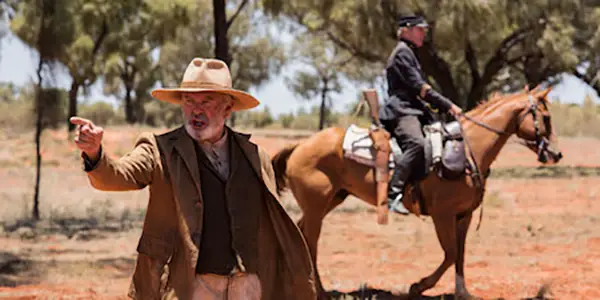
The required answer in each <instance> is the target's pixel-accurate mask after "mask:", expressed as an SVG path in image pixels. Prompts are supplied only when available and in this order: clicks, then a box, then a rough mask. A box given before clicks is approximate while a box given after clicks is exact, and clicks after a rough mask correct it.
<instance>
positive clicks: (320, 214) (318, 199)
mask: <svg viewBox="0 0 600 300" xmlns="http://www.w3.org/2000/svg"><path fill="white" fill-rule="evenodd" d="M298 180H302V181H305V182H295V181H293V180H290V187H291V188H292V190H293V192H294V197H295V198H296V201H297V202H298V205H299V206H300V208H301V209H302V218H301V219H300V220H299V221H298V227H299V228H300V230H301V231H302V234H303V235H304V238H305V240H306V243H307V245H308V249H309V251H310V255H311V258H312V261H313V265H314V268H315V281H316V286H317V291H318V293H319V298H320V299H321V298H326V295H325V292H324V289H323V285H322V283H321V278H320V276H319V272H318V268H317V245H318V242H319V236H320V235H321V228H322V226H323V218H325V215H327V213H328V212H330V211H331V210H332V209H333V208H335V206H337V205H339V204H340V203H341V202H342V201H343V200H344V198H345V197H346V195H347V193H341V192H339V193H336V191H335V190H334V187H333V184H332V183H331V182H330V180H329V178H328V177H327V176H326V175H325V174H324V173H321V172H313V173H312V174H310V175H305V176H303V177H302V178H298ZM307 180H310V183H313V184H310V183H309V182H306V181H307ZM317 182H318V184H315V183H317ZM296 183H297V184H296Z"/></svg>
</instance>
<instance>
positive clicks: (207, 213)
mask: <svg viewBox="0 0 600 300" xmlns="http://www.w3.org/2000/svg"><path fill="white" fill-rule="evenodd" d="M228 139H229V161H230V165H229V179H228V180H227V181H223V180H222V179H221V178H220V177H219V175H218V172H217V171H216V170H215V169H214V167H213V166H212V164H211V163H210V161H209V160H208V158H207V157H206V155H205V154H204V152H203V150H202V148H200V147H199V146H196V153H197V156H198V163H199V164H200V165H199V167H200V168H199V169H200V181H201V189H202V199H203V205H204V209H203V211H204V214H203V216H202V240H201V242H200V248H199V253H198V263H197V265H196V272H197V273H213V274H221V275H227V274H229V273H230V272H231V270H232V269H233V267H234V266H236V265H237V259H236V256H235V255H236V253H237V254H238V255H239V256H240V258H241V260H242V264H243V266H244V267H245V271H246V272H251V273H256V272H257V270H258V244H257V239H258V231H259V226H260V223H259V222H260V219H261V214H262V213H263V207H264V205H263V203H262V199H263V194H262V193H263V192H264V187H263V184H262V182H260V181H259V179H258V176H257V174H256V172H255V171H254V170H253V169H252V166H251V165H250V162H249V161H248V159H247V158H246V156H245V155H244V153H243V152H242V149H241V148H240V146H239V145H238V143H237V142H236V139H235V138H233V136H232V134H231V132H230V134H229V137H228ZM194 144H196V143H194Z"/></svg>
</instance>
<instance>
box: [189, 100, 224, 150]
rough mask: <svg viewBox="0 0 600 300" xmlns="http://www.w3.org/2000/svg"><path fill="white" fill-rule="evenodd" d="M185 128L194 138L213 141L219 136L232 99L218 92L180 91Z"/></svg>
mask: <svg viewBox="0 0 600 300" xmlns="http://www.w3.org/2000/svg"><path fill="white" fill-rule="evenodd" d="M181 97H182V100H183V103H182V104H181V109H182V111H183V119H184V122H185V130H186V131H187V133H188V134H189V135H190V136H191V137H192V138H193V139H195V140H197V141H200V142H211V143H214V142H216V141H218V140H219V138H221V136H222V134H223V129H224V128H225V119H227V118H228V117H229V115H230V114H231V106H232V104H233V103H232V101H231V97H230V96H228V95H223V94H219V93H182V95H181Z"/></svg>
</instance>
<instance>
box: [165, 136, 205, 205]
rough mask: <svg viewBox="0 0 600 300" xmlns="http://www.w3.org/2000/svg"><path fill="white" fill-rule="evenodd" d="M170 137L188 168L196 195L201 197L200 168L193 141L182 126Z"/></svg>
mask: <svg viewBox="0 0 600 300" xmlns="http://www.w3.org/2000/svg"><path fill="white" fill-rule="evenodd" d="M172 139H173V146H174V148H175V150H176V151H177V152H178V153H179V156H180V157H181V159H182V160H183V161H184V163H185V165H186V167H187V168H188V170H189V172H190V174H191V176H192V179H193V181H194V184H195V186H196V189H197V192H198V195H199V196H200V197H201V196H202V193H201V190H200V169H198V157H197V156H196V150H194V141H193V140H192V138H191V137H189V136H188V135H187V133H186V132H185V128H184V127H183V126H182V127H180V128H179V129H178V131H177V134H175V135H174V136H173V138H172Z"/></svg>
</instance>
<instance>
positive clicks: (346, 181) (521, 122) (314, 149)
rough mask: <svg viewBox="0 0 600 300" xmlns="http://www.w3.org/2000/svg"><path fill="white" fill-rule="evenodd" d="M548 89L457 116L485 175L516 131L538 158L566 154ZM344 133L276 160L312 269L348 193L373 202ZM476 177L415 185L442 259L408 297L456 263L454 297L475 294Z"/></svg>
mask: <svg viewBox="0 0 600 300" xmlns="http://www.w3.org/2000/svg"><path fill="white" fill-rule="evenodd" d="M549 91H550V90H549V89H547V90H544V91H538V90H537V88H536V89H534V90H532V91H528V90H527V89H525V90H524V91H522V92H520V93H516V94H513V95H508V96H502V97H500V96H497V97H496V98H495V99H491V100H489V101H487V102H484V103H482V104H480V105H479V106H477V107H475V108H474V109H472V110H470V111H469V112H467V113H465V114H463V115H462V116H461V117H460V118H459V121H460V124H461V127H462V128H463V131H462V135H463V138H464V140H465V142H466V143H465V144H466V145H468V147H465V148H466V150H465V151H466V152H467V154H468V157H470V158H471V160H474V162H475V166H477V167H478V169H479V173H480V174H486V172H487V171H488V170H489V169H490V166H491V164H492V162H494V160H495V159H496V157H497V156H498V153H499V152H500V150H501V149H502V147H503V146H504V145H505V144H506V142H507V140H508V138H509V137H510V136H512V135H513V134H516V135H517V136H518V137H519V138H521V139H522V141H523V142H524V143H525V144H527V146H528V147H529V148H530V149H531V150H533V151H535V152H536V153H537V154H538V160H540V161H541V162H543V163H555V162H558V160H560V158H561V157H562V154H560V152H555V151H553V150H551V149H550V146H549V141H550V140H552V139H553V137H554V136H553V133H552V127H551V122H550V111H549V101H548V100H547V95H548V92H549ZM344 134H345V130H344V129H343V128H335V127H332V128H326V129H324V130H321V131H319V132H317V133H315V134H314V135H312V136H310V137H309V138H308V139H307V140H305V141H303V142H301V143H299V144H297V145H294V146H291V147H287V148H284V149H283V150H281V151H280V152H279V153H277V154H276V155H275V156H274V157H273V158H272V163H273V168H274V170H275V177H276V179H277V185H278V192H281V191H283V189H285V188H286V187H289V188H290V189H291V191H292V193H293V195H294V197H295V198H296V201H297V202H298V205H299V207H300V209H301V210H302V217H301V219H300V220H299V222H298V226H299V228H300V229H301V231H302V233H303V235H304V237H305V239H306V242H307V244H308V247H309V250H310V252H311V256H312V260H313V264H314V266H315V269H316V266H317V244H318V239H319V235H320V232H321V227H322V225H323V218H325V216H326V215H327V214H328V213H329V212H330V211H331V210H333V209H334V208H335V207H336V206H338V205H339V204H340V203H342V202H343V201H344V199H345V198H346V196H348V195H354V196H356V197H357V198H359V199H362V200H363V201H365V202H367V203H369V204H371V205H376V182H375V178H374V171H373V168H372V167H370V166H367V165H365V164H360V163H358V162H356V161H354V160H351V159H348V158H345V157H344V154H343V149H342V142H343V139H344ZM474 179H475V178H473V177H471V176H469V175H463V176H461V177H460V178H459V179H457V180H443V179H440V177H438V175H436V174H434V172H430V173H429V174H428V175H427V177H426V178H425V179H424V180H421V181H419V182H418V185H419V187H420V191H421V196H422V200H423V203H424V204H425V206H426V210H427V213H426V214H427V215H429V216H431V217H432V218H433V223H434V226H435V230H436V233H437V237H438V240H439V243H440V245H441V247H442V249H443V251H444V260H443V261H442V263H441V264H440V266H439V267H438V268H437V269H436V270H435V271H434V272H433V273H432V274H431V275H429V276H427V277H425V278H423V279H421V280H420V281H419V282H417V283H413V284H412V285H411V287H410V291H409V296H410V297H416V296H419V295H421V294H422V293H423V292H424V291H425V290H427V289H430V288H432V287H433V286H434V285H435V284H436V283H437V282H438V280H439V279H440V277H441V276H442V275H443V274H444V273H445V271H446V270H447V269H448V268H449V267H450V266H452V265H453V264H455V271H456V279H455V281H456V282H455V283H456V286H455V296H456V297H457V298H458V299H470V298H473V296H471V295H470V294H469V292H468V290H467V287H466V284H465V279H464V253H465V240H466V236H467V231H468V229H469V225H470V223H471V217H472V214H473V211H474V210H475V209H476V208H477V207H479V206H480V204H481V202H482V199H483V191H484V188H485V181H486V180H485V179H486V178H484V176H480V177H479V180H481V181H480V182H481V184H479V187H480V188H479V189H478V188H476V186H477V185H476V184H475V183H476V182H475V180H474ZM411 190H412V189H409V188H408V187H407V191H406V194H405V197H404V205H405V206H406V207H407V208H408V209H409V210H410V211H411V212H412V213H418V211H417V208H416V205H415V204H414V201H412V200H410V199H412V195H411V192H410V191H411ZM316 281H317V287H318V288H319V291H320V296H321V297H324V292H323V287H322V284H321V280H320V278H319V275H318V271H317V272H316Z"/></svg>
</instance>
